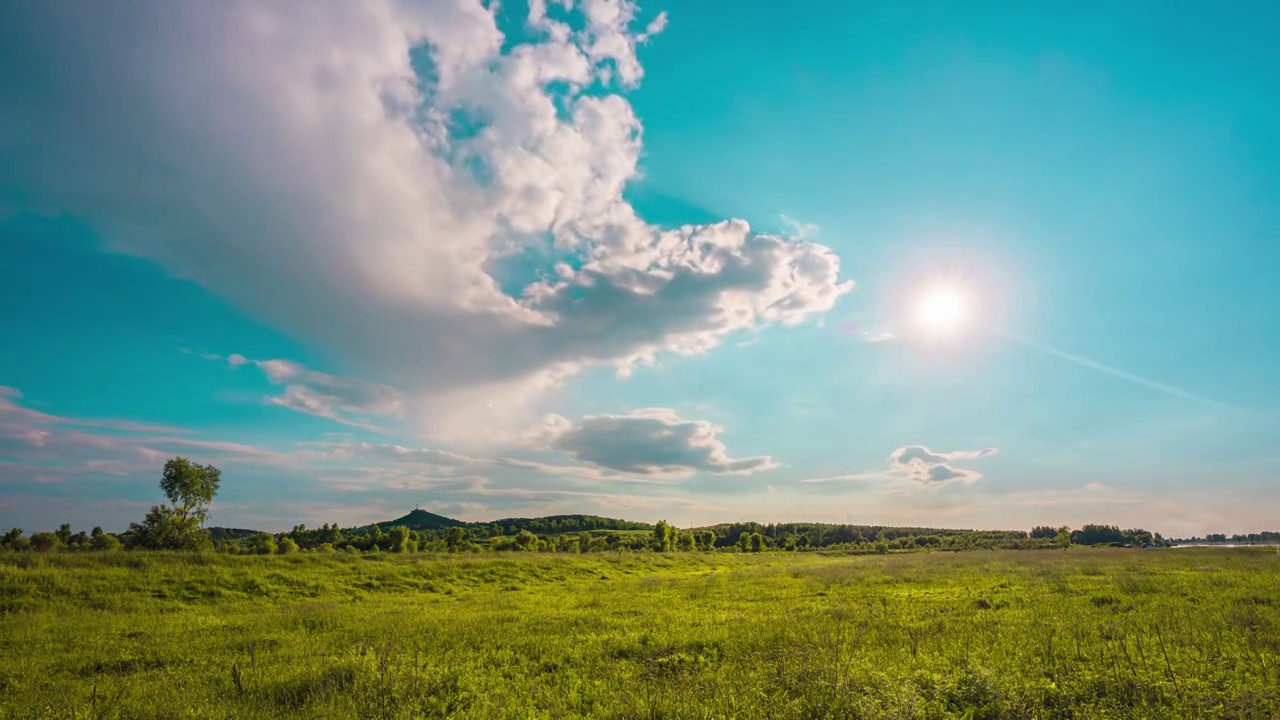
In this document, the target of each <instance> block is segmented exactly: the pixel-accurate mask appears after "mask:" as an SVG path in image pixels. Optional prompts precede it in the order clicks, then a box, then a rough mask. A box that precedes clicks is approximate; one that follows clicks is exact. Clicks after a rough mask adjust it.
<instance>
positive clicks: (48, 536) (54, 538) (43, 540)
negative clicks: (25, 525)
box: [31, 532, 62, 552]
mask: <svg viewBox="0 0 1280 720" xmlns="http://www.w3.org/2000/svg"><path fill="white" fill-rule="evenodd" d="M61 547H62V538H60V537H58V534H57V533H51V532H38V533H31V549H32V550H35V551H37V552H52V551H54V550H57V549H59V548H61Z"/></svg>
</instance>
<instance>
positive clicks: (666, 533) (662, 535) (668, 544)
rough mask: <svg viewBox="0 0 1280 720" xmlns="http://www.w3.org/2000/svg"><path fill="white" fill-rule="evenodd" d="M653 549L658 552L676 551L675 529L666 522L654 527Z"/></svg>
mask: <svg viewBox="0 0 1280 720" xmlns="http://www.w3.org/2000/svg"><path fill="white" fill-rule="evenodd" d="M653 549H654V550H655V551H657V552H671V551H672V550H674V549H675V528H673V527H671V526H670V525H668V524H667V521H666V520H659V521H658V524H657V525H654V526H653Z"/></svg>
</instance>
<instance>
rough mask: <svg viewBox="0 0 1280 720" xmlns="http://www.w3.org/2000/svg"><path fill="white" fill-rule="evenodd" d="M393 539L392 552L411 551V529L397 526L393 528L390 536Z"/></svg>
mask: <svg viewBox="0 0 1280 720" xmlns="http://www.w3.org/2000/svg"><path fill="white" fill-rule="evenodd" d="M388 537H389V538H390V539H391V547H390V548H389V549H390V550H391V552H398V553H402V552H407V551H408V550H409V528H407V527H405V526H404V525H397V526H395V527H393V528H391V532H390V534H389V535H388Z"/></svg>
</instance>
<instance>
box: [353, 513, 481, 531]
mask: <svg viewBox="0 0 1280 720" xmlns="http://www.w3.org/2000/svg"><path fill="white" fill-rule="evenodd" d="M374 524H375V525H377V526H378V527H380V528H382V529H383V530H390V529H391V528H393V527H395V526H397V525H403V526H405V527H407V528H409V529H410V530H444V529H447V528H451V527H467V526H468V525H470V524H471V523H465V522H463V521H461V520H454V519H453V518H449V517H445V516H443V515H437V514H435V513H432V512H427V511H426V510H414V511H413V512H411V513H409V514H408V515H405V516H404V517H401V518H396V519H395V520H387V521H385V522H380V523H374Z"/></svg>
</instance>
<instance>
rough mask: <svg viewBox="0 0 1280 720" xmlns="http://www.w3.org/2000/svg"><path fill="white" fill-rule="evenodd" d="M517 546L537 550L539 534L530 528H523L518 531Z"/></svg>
mask: <svg viewBox="0 0 1280 720" xmlns="http://www.w3.org/2000/svg"><path fill="white" fill-rule="evenodd" d="M516 547H517V548H519V549H521V550H537V549H538V536H537V535H534V534H533V533H531V532H529V531H528V530H521V531H520V532H518V533H516Z"/></svg>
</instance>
